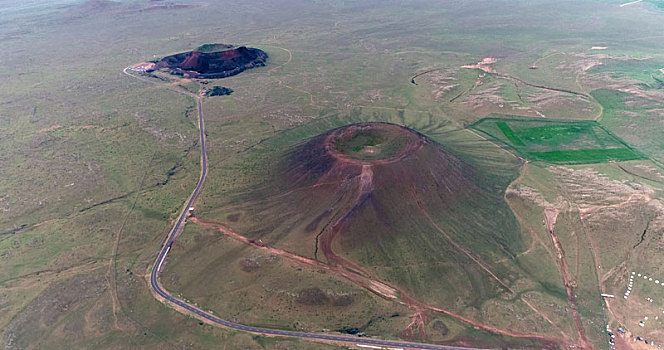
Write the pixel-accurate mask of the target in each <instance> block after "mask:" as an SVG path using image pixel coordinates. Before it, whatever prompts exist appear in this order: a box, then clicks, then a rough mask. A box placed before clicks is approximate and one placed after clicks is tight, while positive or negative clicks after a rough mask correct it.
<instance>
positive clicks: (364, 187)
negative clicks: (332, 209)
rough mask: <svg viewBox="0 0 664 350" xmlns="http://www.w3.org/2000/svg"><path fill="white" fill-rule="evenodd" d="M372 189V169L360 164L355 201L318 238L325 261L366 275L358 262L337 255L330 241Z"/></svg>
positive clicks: (367, 273) (367, 165) (366, 272)
mask: <svg viewBox="0 0 664 350" xmlns="http://www.w3.org/2000/svg"><path fill="white" fill-rule="evenodd" d="M372 190H373V169H372V166H371V165H369V164H364V165H362V172H361V173H360V176H359V191H358V194H357V197H356V198H355V201H354V202H353V203H352V205H351V208H350V210H348V212H346V214H344V215H343V216H342V217H341V218H340V219H339V220H337V221H336V222H335V223H334V225H332V229H331V230H330V231H327V232H325V233H324V234H323V235H322V236H321V238H320V246H321V251H322V252H323V254H324V255H325V258H326V259H327V261H328V262H329V263H331V264H333V265H336V266H343V267H346V268H350V269H352V270H355V271H358V272H361V273H363V274H366V275H370V274H369V272H368V271H366V270H365V269H364V268H362V267H361V266H359V265H358V264H356V263H354V262H352V261H350V260H347V259H345V258H343V257H341V256H339V255H337V254H336V253H335V252H334V250H333V249H332V242H333V241H334V239H335V238H336V237H337V236H338V235H339V233H340V232H341V227H342V226H343V224H344V223H345V222H346V221H347V220H348V219H349V218H350V216H351V215H352V214H353V212H355V211H356V210H357V209H358V208H359V207H360V206H361V205H362V203H364V201H365V200H366V198H367V196H369V194H370V193H371V191H372Z"/></svg>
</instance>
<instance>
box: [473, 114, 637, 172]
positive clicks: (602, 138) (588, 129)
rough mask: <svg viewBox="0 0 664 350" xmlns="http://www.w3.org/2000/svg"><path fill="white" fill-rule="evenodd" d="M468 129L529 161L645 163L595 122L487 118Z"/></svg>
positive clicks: (633, 151)
mask: <svg viewBox="0 0 664 350" xmlns="http://www.w3.org/2000/svg"><path fill="white" fill-rule="evenodd" d="M470 128H471V129H473V130H476V131H479V132H480V133H482V134H484V135H487V136H489V137H490V138H491V139H493V140H495V141H499V142H501V143H503V144H506V145H508V146H510V147H511V148H513V149H514V150H515V151H516V153H517V154H518V155H519V156H521V157H523V158H526V159H528V160H531V161H545V162H552V163H565V164H581V163H602V162H608V161H626V160H635V159H645V157H644V156H643V155H641V154H640V153H639V152H637V151H635V150H634V149H632V148H631V147H629V145H627V144H626V143H625V142H623V141H622V140H620V139H619V138H618V137H616V136H615V135H613V134H611V133H610V132H609V131H608V130H606V129H604V128H603V127H602V126H601V125H600V124H599V123H597V122H595V121H568V120H549V119H546V120H539V119H524V118H494V117H490V118H484V119H482V120H480V121H478V122H476V123H474V124H472V125H471V126H470Z"/></svg>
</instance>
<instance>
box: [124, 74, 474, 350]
mask: <svg viewBox="0 0 664 350" xmlns="http://www.w3.org/2000/svg"><path fill="white" fill-rule="evenodd" d="M127 69H128V68H125V69H124V70H123V72H124V73H125V74H127V75H129V76H131V77H134V78H137V79H139V80H141V81H144V82H149V83H153V82H152V81H150V80H149V79H146V78H143V77H139V76H136V75H134V74H131V73H129V72H128V71H127ZM174 91H177V92H179V93H182V94H186V95H188V96H192V97H194V98H196V101H197V106H198V128H199V132H200V136H199V137H200V145H201V174H200V177H199V179H198V182H197V183H196V187H195V188H194V191H193V192H192V193H191V195H190V196H189V199H188V200H187V202H186V204H185V206H184V208H182V212H181V213H180V215H179V216H178V218H177V220H176V221H175V223H174V224H173V227H172V228H171V230H170V231H169V232H168V235H167V236H166V238H165V240H164V243H163V244H162V245H161V248H160V250H159V253H158V254H157V258H156V259H155V262H154V266H153V268H152V271H151V272H150V288H151V290H152V293H153V294H154V295H155V297H156V298H157V299H158V300H159V301H161V302H163V303H167V304H170V305H172V306H174V307H175V309H176V310H178V311H180V312H182V313H185V314H189V315H191V316H194V317H196V318H197V319H200V320H203V321H205V322H207V323H213V324H216V325H219V326H223V327H227V328H231V329H236V330H241V331H245V332H250V333H254V334H261V335H266V336H284V337H293V338H303V339H311V340H320V341H326V342H337V343H346V344H347V345H349V346H352V345H365V346H371V347H372V348H373V347H375V346H377V347H385V348H387V349H394V350H396V349H404V348H408V349H433V350H469V349H477V348H467V347H457V346H448V345H439V344H425V343H413V342H405V341H398V340H382V339H375V338H366V337H356V336H345V335H338V334H327V333H307V332H297V331H286V330H279V329H270V328H261V327H252V326H247V325H243V324H240V323H235V322H231V321H227V320H223V319H221V318H219V317H217V316H215V315H213V314H212V313H210V312H207V311H204V310H202V309H200V308H198V307H196V306H194V305H192V304H190V303H187V302H186V301H184V300H182V299H178V298H176V297H174V296H173V295H172V294H171V293H169V292H168V291H167V290H166V289H164V287H163V286H162V285H161V283H160V282H159V273H160V272H161V269H162V265H163V264H164V261H165V260H166V256H167V255H168V252H169V251H170V248H171V245H172V244H173V242H174V241H175V238H176V237H177V235H178V234H179V233H180V232H181V230H182V228H183V227H184V222H185V218H186V216H187V213H188V212H189V209H190V208H191V207H192V205H193V204H194V202H195V201H196V198H197V197H198V195H199V193H200V191H201V188H202V187H203V183H204V182H205V178H206V177H207V172H208V159H207V149H206V144H205V122H204V119H203V103H202V100H201V97H200V96H199V95H196V94H192V93H189V92H185V91H181V90H177V89H174Z"/></svg>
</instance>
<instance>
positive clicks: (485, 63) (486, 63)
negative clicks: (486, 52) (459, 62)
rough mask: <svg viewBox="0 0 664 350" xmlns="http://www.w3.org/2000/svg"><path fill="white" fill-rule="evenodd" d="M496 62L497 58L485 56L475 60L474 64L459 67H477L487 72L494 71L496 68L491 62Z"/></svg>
mask: <svg viewBox="0 0 664 350" xmlns="http://www.w3.org/2000/svg"><path fill="white" fill-rule="evenodd" d="M496 62H498V59H497V58H495V57H486V58H484V59H483V60H481V61H479V62H477V63H476V64H466V65H463V66H461V68H467V69H479V70H481V71H484V72H487V73H495V72H496V70H495V69H493V67H491V65H492V64H494V63H496Z"/></svg>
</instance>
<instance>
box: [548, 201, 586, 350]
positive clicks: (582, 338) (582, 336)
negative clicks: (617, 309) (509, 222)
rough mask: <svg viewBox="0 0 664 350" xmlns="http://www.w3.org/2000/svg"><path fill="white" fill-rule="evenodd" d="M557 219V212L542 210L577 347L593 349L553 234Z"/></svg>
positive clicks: (568, 274)
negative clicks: (573, 326)
mask: <svg viewBox="0 0 664 350" xmlns="http://www.w3.org/2000/svg"><path fill="white" fill-rule="evenodd" d="M557 217H558V210H556V209H553V208H545V209H544V218H545V220H546V227H547V231H549V235H550V236H551V240H552V241H553V245H554V246H555V247H556V250H557V252H558V255H557V263H558V270H559V271H560V274H561V276H562V277H563V281H564V283H565V290H566V291H567V301H568V303H569V305H570V308H571V309H572V318H573V319H574V324H575V325H576V329H577V331H578V332H579V344H577V347H578V348H580V349H594V347H593V344H592V342H591V341H590V340H589V339H588V337H587V336H586V332H585V331H584V330H583V324H582V323H581V315H579V310H578V307H577V305H576V299H575V298H574V290H573V287H574V285H573V282H572V277H571V275H570V273H569V268H568V267H567V262H566V261H565V252H564V251H563V246H562V244H560V241H559V240H558V236H557V235H556V232H555V225H556V219H557Z"/></svg>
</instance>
